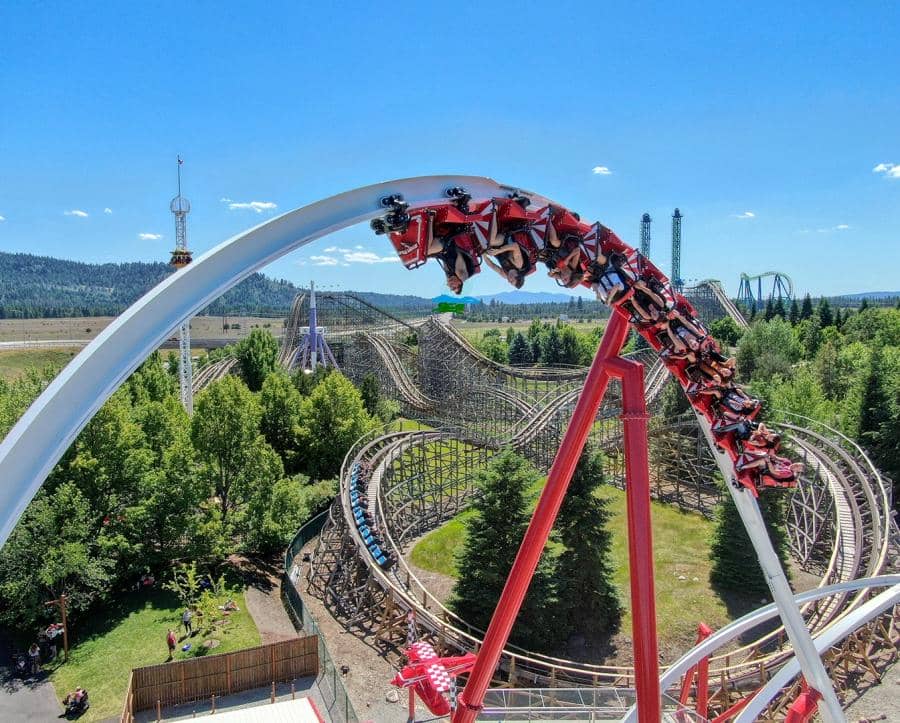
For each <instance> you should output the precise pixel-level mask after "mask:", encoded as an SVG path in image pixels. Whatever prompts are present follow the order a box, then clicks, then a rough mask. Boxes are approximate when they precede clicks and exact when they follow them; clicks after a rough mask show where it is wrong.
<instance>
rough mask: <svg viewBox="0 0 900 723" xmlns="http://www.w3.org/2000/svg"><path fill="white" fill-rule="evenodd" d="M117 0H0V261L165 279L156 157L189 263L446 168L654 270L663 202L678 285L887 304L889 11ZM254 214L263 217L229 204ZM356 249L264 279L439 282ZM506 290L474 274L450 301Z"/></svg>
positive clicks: (897, 172)
mask: <svg viewBox="0 0 900 723" xmlns="http://www.w3.org/2000/svg"><path fill="white" fill-rule="evenodd" d="M127 5H128V7H129V9H128V10H127V11H126V10H123V8H124V7H125V5H121V4H117V3H109V4H101V3H40V4H38V3H25V2H19V3H15V2H12V3H3V5H2V7H0V27H2V28H3V41H2V43H0V99H2V100H0V216H2V217H3V219H4V220H2V221H0V248H2V249H3V250H14V251H30V252H33V253H37V254H51V255H54V256H62V257H67V258H75V259H82V260H89V261H110V260H132V259H143V260H150V259H160V260H166V259H167V258H168V251H169V250H170V249H171V247H172V245H173V243H174V241H173V221H172V216H171V214H170V213H169V211H168V201H169V199H170V198H171V196H172V195H174V181H175V179H174V171H175V165H174V159H175V155H176V154H177V153H180V154H182V155H183V156H184V158H185V166H184V173H185V192H186V195H187V196H188V197H189V198H190V200H191V201H192V203H193V208H194V210H193V212H192V214H191V216H190V217H189V221H188V224H189V226H188V231H189V243H190V246H191V247H192V248H193V249H194V250H195V251H198V252H199V251H203V250H205V249H208V248H210V247H211V246H213V245H215V244H216V243H218V242H220V241H221V240H223V239H225V238H226V237H228V236H229V235H231V234H233V233H235V232H237V231H240V230H241V229H243V228H247V227H249V226H251V225H255V224H257V223H259V222H260V221H261V220H263V219H265V218H267V217H269V216H271V215H274V214H276V213H279V212H282V211H287V210H290V209H292V208H295V207H297V206H300V205H303V204H305V203H308V202H311V201H314V200H317V199H319V198H322V197H324V196H327V195H330V194H333V193H336V192H339V191H342V190H346V189H349V188H354V187H357V186H360V185H364V184H368V183H372V182H375V181H380V180H385V179H388V178H400V177H405V176H411V175H421V174H430V173H447V172H459V173H467V174H475V175H489V176H493V177H494V178H497V179H498V180H501V181H503V182H506V183H510V184H515V185H519V186H522V187H525V188H531V189H534V190H535V191H539V192H541V193H543V194H544V195H547V196H549V197H551V198H555V199H557V200H558V201H560V202H561V203H565V204H566V205H568V206H570V207H571V208H573V209H575V210H578V211H579V212H581V214H582V215H583V216H584V217H586V218H588V219H591V220H602V221H603V222H604V223H606V224H607V225H609V226H611V227H612V228H613V229H615V230H616V231H617V232H618V233H619V234H620V235H621V236H622V237H623V238H625V239H626V240H629V241H632V242H635V241H636V240H637V235H638V227H639V219H640V215H641V213H642V212H644V211H649V212H650V213H651V214H652V216H653V218H654V221H655V224H654V245H653V250H652V254H651V255H652V257H653V258H654V259H655V260H656V261H657V262H659V263H661V265H662V266H663V267H664V268H665V269H667V270H668V266H669V255H670V253H669V231H670V223H671V220H670V216H671V213H672V209H673V208H674V207H675V206H678V207H680V208H681V210H682V212H683V213H684V215H685V219H684V250H683V272H684V276H685V277H686V278H704V277H710V276H711V277H715V278H720V279H722V280H724V282H725V283H726V287H727V288H728V289H729V291H731V292H732V293H734V292H735V291H736V286H737V280H738V275H739V273H740V272H741V271H748V272H760V271H766V270H769V269H778V270H781V271H784V272H787V273H788V274H790V275H791V276H792V277H793V278H794V280H795V282H796V284H797V286H798V287H799V290H801V291H805V290H810V291H812V292H813V293H829V294H832V293H844V292H855V291H862V290H894V289H898V288H900V275H898V269H900V168H895V167H894V166H893V165H892V164H900V44H898V42H897V38H898V37H900V10H898V7H900V6H898V5H897V4H895V3H835V2H817V3H788V4H785V3H782V2H778V3H768V2H763V3H756V4H754V5H753V6H752V7H751V6H749V5H747V4H740V5H739V4H733V3H720V4H713V3H703V4H700V3H684V2H682V3H674V4H673V3H665V4H663V3H660V4H659V5H654V4H642V3H627V4H626V3H622V4H621V6H622V8H627V9H621V8H620V9H612V8H606V7H602V6H605V5H607V4H606V3H596V2H584V3H569V2H561V1H557V2H554V3H547V4H541V5H539V4H537V3H534V4H532V3H527V2H524V3H522V2H520V3H508V2H507V3H492V2H490V3H489V2H484V3H478V4H477V6H476V5H475V4H471V8H469V7H468V6H469V4H467V3H431V4H428V5H429V7H426V4H425V3H409V4H406V3H402V2H392V3H359V4H354V3H351V2H346V3H302V2H301V3H298V2H291V3H279V2H267V3H256V4H251V3H243V4H237V3H221V2H216V3H203V2H201V3H194V2H182V3H178V4H174V3H173V4H167V3H143V4H141V5H137V4H127ZM597 166H605V167H607V168H608V169H609V170H610V171H611V173H609V174H600V173H593V172H592V169H594V168H595V167H597ZM876 168H878V169H879V170H877V171H876V170H874V169H876ZM222 199H231V202H228V201H223V200H222ZM253 201H257V202H261V203H262V204H263V205H264V206H266V205H268V204H275V205H276V206H277V208H276V209H274V210H272V209H270V208H259V209H258V210H255V209H253V208H250V207H241V206H240V205H239V206H237V207H234V208H232V207H231V204H232V203H236V204H250V203H251V202H253ZM105 209H108V210H109V212H106V211H105ZM73 211H77V212H80V213H84V214H87V215H86V216H83V215H80V214H74V215H73V214H72V212H73ZM67 212H68V215H67ZM749 214H753V215H752V217H750V216H749ZM742 216H743V217H742ZM141 235H143V238H142V237H141ZM156 235H159V236H161V237H160V238H154V236H156ZM357 245H359V246H363V247H364V253H363V255H360V254H359V253H358V252H359V251H360V250H359V249H355V247H356V246H357ZM326 249H337V250H332V251H326ZM340 249H349V250H350V251H349V252H348V251H341V250H340ZM355 252H357V253H355ZM366 252H369V253H374V254H376V255H377V256H378V257H385V256H388V255H389V254H390V247H389V244H388V242H387V241H386V240H385V239H384V237H380V238H376V237H374V236H373V235H372V234H371V233H370V232H369V231H368V229H365V228H357V229H352V230H350V231H347V232H344V233H342V234H339V235H337V236H335V237H331V238H330V239H324V240H321V241H319V242H317V243H316V244H315V245H314V246H312V247H306V248H305V249H301V250H300V251H299V252H296V253H294V254H291V255H290V256H288V257H285V258H284V259H282V260H281V261H279V262H277V263H275V264H273V265H272V266H270V267H269V268H268V269H267V272H268V273H271V274H273V275H275V276H279V277H285V278H289V279H291V280H293V281H296V282H305V281H306V280H308V279H309V278H310V277H311V276H312V275H313V274H315V276H316V278H317V279H318V281H319V282H320V283H321V284H323V285H331V286H341V287H343V288H355V289H367V290H375V291H393V292H407V293H418V294H422V295H427V296H431V295H434V294H437V293H440V292H441V291H442V290H443V283H442V274H441V272H440V270H439V269H438V268H437V267H436V265H433V264H430V265H429V266H427V267H426V268H425V269H422V270H420V271H418V272H416V273H412V272H406V271H404V270H403V269H402V268H401V267H400V266H399V265H398V264H395V263H388V262H384V263H377V264H371V263H363V262H362V261H364V260H371V256H370V255H368V254H367V253H366ZM314 256H315V257H318V261H317V260H314V259H313V257H314ZM323 259H335V260H336V262H337V265H325V266H315V264H316V263H332V262H331V261H323ZM341 264H347V265H346V266H344V265H341ZM531 279H532V280H533V281H532V283H530V284H529V287H528V288H530V289H534V290H541V289H545V290H551V289H555V288H556V287H555V285H554V284H553V283H552V282H551V281H550V280H548V279H546V278H540V279H538V278H537V277H536V276H534V277H531ZM506 288H509V287H507V286H506V285H505V283H504V282H503V281H502V280H500V279H499V277H496V276H495V275H494V274H491V273H490V271H489V270H486V271H485V272H484V273H482V274H481V276H480V277H479V278H478V279H476V280H475V281H474V282H473V283H470V284H468V285H467V288H466V291H467V293H476V294H481V293H493V292H496V291H502V290H505V289H506Z"/></svg>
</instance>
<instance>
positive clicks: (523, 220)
mask: <svg viewBox="0 0 900 723" xmlns="http://www.w3.org/2000/svg"><path fill="white" fill-rule="evenodd" d="M530 204H531V201H530V200H529V199H527V198H525V197H524V196H519V195H514V196H512V197H510V198H495V199H494V209H495V210H496V212H497V229H498V231H499V232H500V233H502V234H505V233H509V232H510V231H518V230H519V229H521V228H524V227H525V226H526V225H527V224H528V222H529V220H530V219H529V218H528V213H527V212H526V210H525V209H526V208H528V206H529V205H530Z"/></svg>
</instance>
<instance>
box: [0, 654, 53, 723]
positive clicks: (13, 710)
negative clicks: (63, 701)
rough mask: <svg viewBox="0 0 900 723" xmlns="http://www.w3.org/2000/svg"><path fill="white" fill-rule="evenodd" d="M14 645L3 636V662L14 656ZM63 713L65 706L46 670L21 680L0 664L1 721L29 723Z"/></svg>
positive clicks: (0, 655)
mask: <svg viewBox="0 0 900 723" xmlns="http://www.w3.org/2000/svg"><path fill="white" fill-rule="evenodd" d="M11 654H12V653H11V649H10V647H9V644H8V643H7V642H6V641H5V640H0V661H3V663H4V665H5V664H6V663H7V661H9V660H10V658H11ZM60 713H62V706H61V705H60V704H59V701H58V700H57V699H56V691H55V690H54V689H53V684H52V683H50V681H49V680H47V677H46V673H42V674H41V675H40V676H38V677H37V678H29V679H26V680H22V679H20V678H16V677H14V676H13V675H12V674H11V671H10V670H9V668H7V667H0V721H3V723H26V722H29V723H30V722H31V721H40V723H47V721H52V720H55V719H56V718H58V717H59V715H60Z"/></svg>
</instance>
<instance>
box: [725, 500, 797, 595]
mask: <svg viewBox="0 0 900 723" xmlns="http://www.w3.org/2000/svg"><path fill="white" fill-rule="evenodd" d="M741 494H749V493H747V492H742V493H741ZM759 509H760V512H761V513H762V516H763V520H764V521H765V523H766V530H767V531H768V533H769V539H770V540H771V541H772V547H774V548H775V552H776V553H777V555H778V558H779V559H780V560H781V565H782V567H785V566H786V563H787V559H788V544H787V533H786V532H785V530H784V525H783V522H782V521H783V519H784V497H783V496H780V495H778V494H777V493H772V492H763V493H762V494H761V495H760V496H759ZM709 556H710V559H711V560H712V567H711V569H710V572H709V579H710V582H711V583H712V584H713V585H714V586H715V587H717V588H719V589H722V590H731V591H734V592H736V593H739V594H741V595H742V596H746V597H748V598H752V599H753V600H754V601H755V600H758V599H760V598H765V599H767V600H768V599H770V597H771V594H770V591H769V586H768V585H767V584H766V580H765V577H764V576H763V573H762V570H761V569H760V566H759V560H758V559H757V557H756V552H755V551H754V550H753V545H752V544H751V542H750V537H749V536H748V535H747V530H746V529H745V528H744V523H743V522H742V521H741V516H740V514H739V513H738V511H737V507H735V505H734V501H733V500H732V499H731V495H730V494H727V493H726V494H724V495H723V496H722V502H721V503H720V504H719V507H718V509H717V511H716V525H715V530H714V531H713V540H712V545H711V546H710V551H709ZM785 569H787V568H786V567H785Z"/></svg>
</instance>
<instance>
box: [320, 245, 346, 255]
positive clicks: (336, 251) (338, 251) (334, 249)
mask: <svg viewBox="0 0 900 723" xmlns="http://www.w3.org/2000/svg"><path fill="white" fill-rule="evenodd" d="M324 253H326V254H348V253H350V249H343V248H341V247H340V246H329V247H328V248H327V249H325V251H324Z"/></svg>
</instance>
